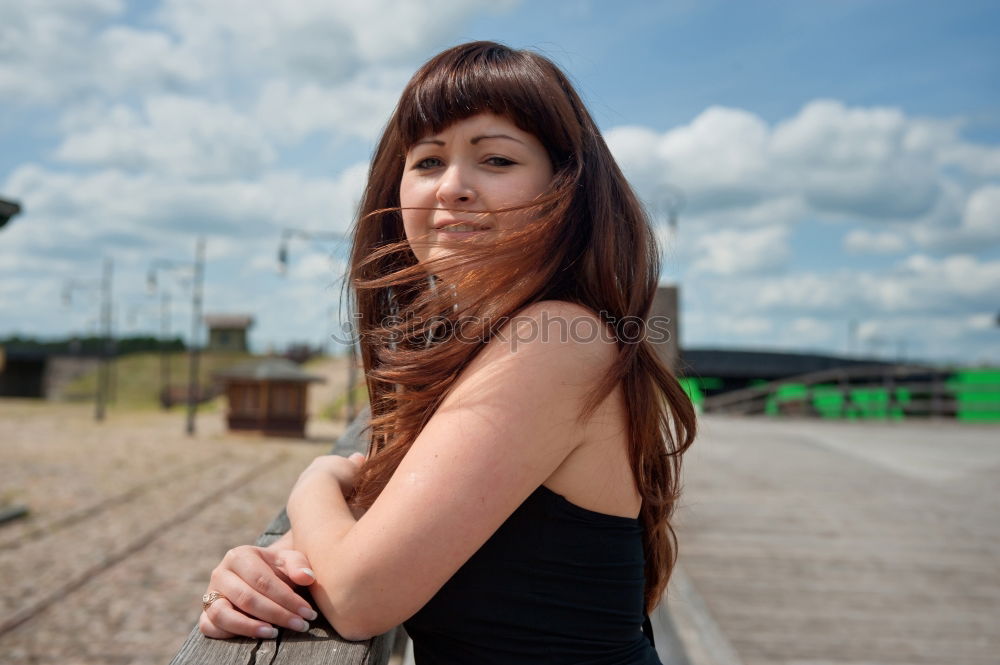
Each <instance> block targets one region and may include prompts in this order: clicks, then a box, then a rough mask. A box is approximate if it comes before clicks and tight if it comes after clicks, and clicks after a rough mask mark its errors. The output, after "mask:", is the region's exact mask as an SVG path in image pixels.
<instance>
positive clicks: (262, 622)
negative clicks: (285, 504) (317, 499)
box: [198, 453, 365, 639]
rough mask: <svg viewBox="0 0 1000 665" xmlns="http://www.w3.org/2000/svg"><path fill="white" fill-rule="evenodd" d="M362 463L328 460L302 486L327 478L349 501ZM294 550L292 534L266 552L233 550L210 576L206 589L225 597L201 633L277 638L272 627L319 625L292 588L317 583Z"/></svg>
mask: <svg viewBox="0 0 1000 665" xmlns="http://www.w3.org/2000/svg"><path fill="white" fill-rule="evenodd" d="M364 461H365V456H364V455H362V454H361V453H354V454H353V455H351V456H350V457H347V458H345V457H339V456H336V455H324V456H322V457H319V458H317V459H316V460H314V461H313V463H312V464H310V465H309V467H308V468H307V469H306V471H304V472H303V473H302V475H301V476H300V481H301V478H302V477H304V476H306V475H307V474H308V475H309V476H310V477H313V478H315V477H316V474H317V473H320V474H323V475H324V476H325V477H327V478H330V479H332V480H335V481H336V482H337V483H338V484H339V486H340V489H341V492H342V493H343V494H344V496H345V497H346V496H347V495H348V494H349V493H350V492H351V491H352V490H353V489H354V483H355V481H356V479H357V473H358V470H359V469H360V468H361V465H362V464H364ZM300 484H301V482H300V483H297V484H296V487H298V486H299V485H300ZM292 491H293V493H294V491H295V490H294V489H293V490H292ZM290 502H291V497H289V503H290ZM291 546H292V534H291V532H288V533H286V534H285V535H284V536H282V537H281V538H280V539H279V540H278V541H277V542H275V543H273V544H272V545H270V546H268V547H255V546H252V545H242V546H240V547H235V548H233V549H231V550H229V552H227V553H226V556H225V557H223V559H222V561H221V562H220V563H219V565H218V566H216V568H215V570H213V571H212V577H211V581H210V583H209V587H208V588H209V589H210V590H211V591H217V592H219V594H221V596H222V597H221V598H219V599H218V600H216V601H215V602H213V603H212V604H211V605H209V607H208V609H207V610H205V611H203V612H202V613H201V617H200V619H199V621H198V626H199V628H200V629H201V632H202V633H203V634H204V635H205V636H207V637H212V638H218V639H223V638H229V637H236V636H237V635H244V636H246V637H258V638H274V637H277V634H278V631H277V630H276V629H275V627H274V626H284V627H286V628H291V629H292V630H297V631H305V630H308V629H309V625H308V624H307V623H306V621H307V620H308V621H313V620H315V619H316V618H317V614H316V612H315V611H314V610H313V609H312V607H310V605H309V603H308V602H307V601H306V600H305V599H304V598H302V597H301V596H300V595H298V594H297V593H296V592H295V590H294V587H295V586H296V585H298V586H308V585H310V584H312V583H313V582H314V581H315V580H316V578H315V574H314V573H313V572H312V570H311V569H310V568H309V561H308V560H307V559H306V556H305V554H303V553H302V552H299V551H298V550H294V549H291Z"/></svg>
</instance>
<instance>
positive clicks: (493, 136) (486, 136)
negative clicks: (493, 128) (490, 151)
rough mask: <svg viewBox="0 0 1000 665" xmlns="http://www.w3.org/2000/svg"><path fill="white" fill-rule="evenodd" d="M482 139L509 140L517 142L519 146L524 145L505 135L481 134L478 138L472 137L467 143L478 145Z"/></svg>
mask: <svg viewBox="0 0 1000 665" xmlns="http://www.w3.org/2000/svg"><path fill="white" fill-rule="evenodd" d="M483 139H510V140H511V141H517V142H518V143H521V144H523V143H524V141H522V140H521V139H516V138H514V137H513V136H508V135H506V134H482V135H480V136H476V137H473V138H472V139H471V140H470V141H469V143H471V144H472V145H476V144H477V143H479V142H480V141H482V140H483Z"/></svg>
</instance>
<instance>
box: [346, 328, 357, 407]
mask: <svg viewBox="0 0 1000 665" xmlns="http://www.w3.org/2000/svg"><path fill="white" fill-rule="evenodd" d="M352 335H353V331H352ZM356 348H357V344H356V342H355V341H354V340H353V339H352V340H351V351H350V353H348V355H347V422H348V424H350V423H352V422H354V417H355V416H357V415H358V410H357V407H356V406H355V403H354V387H355V386H356V385H357V383H358V355H357V351H356Z"/></svg>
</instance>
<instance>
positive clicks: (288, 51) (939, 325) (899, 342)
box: [0, 0, 1000, 364]
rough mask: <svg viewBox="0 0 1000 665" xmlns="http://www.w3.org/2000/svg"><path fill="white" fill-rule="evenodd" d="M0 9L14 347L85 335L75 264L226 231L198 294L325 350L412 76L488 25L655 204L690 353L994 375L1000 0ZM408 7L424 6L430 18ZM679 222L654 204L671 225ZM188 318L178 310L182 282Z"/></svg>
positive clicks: (134, 275)
mask: <svg viewBox="0 0 1000 665" xmlns="http://www.w3.org/2000/svg"><path fill="white" fill-rule="evenodd" d="M27 4H28V3H16V2H13V1H11V0H0V8H2V9H3V15H4V16H5V17H7V18H6V19H5V21H6V24H5V25H4V26H2V27H0V44H4V47H3V49H0V100H2V101H0V105H2V106H0V108H2V113H0V196H6V197H12V198H16V199H18V200H20V201H21V202H22V204H23V205H24V207H25V213H24V214H23V215H22V216H21V217H19V218H17V219H15V220H14V222H12V223H11V224H10V225H9V226H8V227H7V228H6V229H4V230H3V231H2V232H0V335H6V334H10V333H15V332H18V333H22V334H36V335H44V336H57V335H65V334H69V333H80V332H87V331H88V330H93V329H94V326H95V321H94V319H95V317H94V314H95V311H96V308H95V307H94V305H93V303H92V302H91V301H89V300H88V299H87V297H85V296H84V294H82V293H81V294H80V295H81V297H79V298H76V299H75V300H74V303H73V304H72V305H70V306H69V307H65V306H63V305H62V304H61V300H60V292H61V290H62V287H63V284H64V282H65V280H66V279H70V278H77V279H92V278H96V276H97V275H98V271H99V266H100V259H101V257H102V256H105V255H108V256H113V257H114V259H115V261H116V264H115V265H116V293H117V294H118V296H119V300H120V302H121V303H122V304H121V305H120V306H119V307H118V315H117V317H116V326H117V329H118V331H119V332H120V333H122V334H136V333H141V332H144V331H147V330H148V331H152V330H155V329H156V328H157V327H158V321H157V319H156V316H155V311H156V308H155V307H154V306H153V305H152V303H151V302H148V299H147V298H146V297H145V296H144V290H143V288H142V286H143V284H144V279H145V272H146V269H147V267H148V265H149V262H150V260H151V259H152V258H154V257H161V256H163V257H170V258H178V259H185V258H187V257H189V256H190V255H191V254H192V251H193V247H194V238H195V235H196V234H198V233H203V234H205V235H206V236H207V238H208V246H209V263H208V269H207V273H206V274H207V288H206V309H207V310H209V311H214V312H249V313H252V314H253V315H254V316H255V317H256V326H255V328H254V329H253V331H252V333H251V339H252V343H253V344H254V346H255V347H256V348H257V349H258V350H264V349H265V348H268V347H274V348H280V347H283V346H284V345H285V344H287V343H289V342H293V341H309V342H311V343H318V342H320V341H321V340H323V339H324V338H325V337H326V335H327V334H328V333H329V332H330V326H331V325H335V324H334V321H333V320H334V318H335V316H334V315H332V314H331V311H330V306H331V304H336V300H337V293H338V291H337V285H336V273H335V271H336V269H337V266H338V263H337V256H338V249H337V247H336V246H335V245H332V244H330V243H312V244H309V243H295V244H293V245H292V247H291V256H292V264H291V269H290V271H289V273H288V275H286V276H284V277H281V276H279V275H278V274H277V273H276V271H275V270H274V265H275V261H274V257H275V254H276V252H277V245H278V237H279V235H280V232H281V229H282V228H283V227H288V226H294V227H304V228H309V229H317V230H343V229H346V228H347V226H348V224H349V222H350V218H351V214H352V210H353V207H354V205H355V202H356V200H357V196H358V193H359V191H360V187H361V184H362V182H363V174H364V169H365V165H366V161H367V158H368V155H369V153H370V150H371V147H372V145H373V142H374V140H375V139H376V137H377V133H378V130H379V129H380V127H381V125H382V123H383V122H384V120H385V119H386V118H387V116H388V113H389V111H390V110H391V108H392V105H393V104H394V102H395V98H396V96H397V95H398V93H399V91H400V90H401V88H402V86H403V84H404V83H405V81H406V79H407V78H408V77H409V75H410V74H412V72H413V71H414V69H415V68H416V67H417V66H418V65H419V64H420V63H421V62H422V61H423V60H425V59H426V58H428V57H430V56H431V55H433V54H434V53H435V52H437V51H438V50H440V49H442V48H444V47H447V46H449V45H452V44H455V43H459V42H461V41H467V40H471V39H495V40H500V41H504V42H506V43H508V44H510V45H512V46H515V47H528V48H534V49H537V50H540V51H541V52H543V53H545V54H546V55H548V56H549V57H551V58H553V59H554V60H556V61H557V62H558V63H559V64H560V65H561V66H563V67H564V68H565V69H566V70H567V72H568V73H569V74H570V76H571V77H572V79H573V81H574V82H575V84H576V85H577V86H578V88H579V90H580V92H581V94H582V95H583V96H584V98H585V99H586V101H587V102H588V104H589V106H590V108H591V111H592V113H593V114H594V116H595V118H596V119H597V121H598V123H599V124H600V126H601V128H602V130H603V131H604V132H605V135H606V138H607V139H608V142H609V144H610V145H611V147H612V150H613V152H614V153H615V156H616V158H617V159H618V160H619V162H620V163H621V164H622V166H623V168H624V169H625V171H626V173H627V174H628V175H629V177H630V179H631V180H632V182H633V184H634V185H635V186H636V189H637V190H638V192H639V193H640V195H641V196H642V197H643V199H644V200H645V201H646V202H647V204H648V205H649V206H650V208H651V209H653V210H654V211H655V210H658V209H660V206H659V205H658V204H660V203H661V202H662V200H663V198H664V196H665V194H664V192H665V191H666V188H672V190H673V191H676V190H678V189H679V190H681V191H683V193H684V197H685V201H686V204H685V207H684V209H683V210H682V211H681V213H680V228H679V233H678V234H677V235H676V236H672V235H670V234H669V233H668V232H667V231H666V229H665V227H664V226H663V225H662V223H661V224H660V232H661V236H662V240H663V242H664V247H665V256H666V259H667V263H666V268H665V272H664V280H665V281H677V280H679V281H680V283H681V286H682V316H681V342H682V344H683V345H685V346H691V347H707V346H726V347H741V348H743V347H745V348H773V349H784V350H802V351H807V350H810V351H811V350H818V351H827V352H831V353H843V352H844V351H845V350H846V349H847V347H848V344H849V343H850V342H849V340H848V336H847V331H848V329H849V326H850V323H851V322H854V323H855V324H856V330H857V338H856V339H855V340H854V342H853V346H854V349H855V350H860V351H863V352H864V353H870V354H878V355H882V356H898V355H899V354H900V353H903V354H905V355H906V356H907V357H909V358H913V359H927V360H939V361H954V362H967V363H979V362H991V363H994V364H996V363H1000V327H997V326H996V323H995V319H996V316H997V313H998V312H1000V86H998V85H997V84H996V82H997V81H1000V47H998V46H997V43H998V40H997V39H996V38H995V35H996V34H997V32H998V28H1000V9H998V8H997V6H996V3H991V2H972V1H968V2H952V3H942V2H901V1H900V2H893V1H886V0H882V1H868V2H862V1H844V0H839V1H837V2H761V1H754V2H693V1H692V2H689V1H686V0H685V1H681V2H655V3H654V2H616V3H604V2H554V1H547V0H539V1H536V2H517V1H515V0H502V1H493V2H486V1H480V0H476V1H473V2H466V3H459V2H446V1H444V0H438V1H436V2H433V1H432V2H426V3H408V2H403V1H402V0H380V1H378V2H365V3H360V2H354V3H347V2H331V1H330V0H290V1H289V2H284V3H280V4H279V3H263V2H251V3H245V2H243V3H237V2H233V1H232V0H162V1H161V2H141V3H127V2H124V1H122V0H72V1H70V0H50V1H48V2H46V3H44V4H43V5H41V6H39V5H35V6H33V7H31V8H30V9H29V8H27V7H26V5H27ZM418 5H419V6H418ZM660 221H661V222H662V220H660ZM164 283H165V284H172V286H171V287H170V288H172V289H173V290H174V291H176V294H175V297H174V300H175V302H176V305H175V307H174V312H173V321H174V330H175V331H176V332H177V333H178V334H184V333H186V331H187V330H188V328H189V326H188V324H187V323H186V317H188V316H189V309H187V306H186V305H185V304H184V303H183V298H184V296H183V295H182V294H183V293H184V289H185V288H186V286H185V284H184V283H183V280H180V279H171V278H169V277H165V278H164Z"/></svg>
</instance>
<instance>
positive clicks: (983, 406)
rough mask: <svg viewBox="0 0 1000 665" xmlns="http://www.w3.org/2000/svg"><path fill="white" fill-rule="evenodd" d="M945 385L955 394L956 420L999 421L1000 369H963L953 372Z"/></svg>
mask: <svg viewBox="0 0 1000 665" xmlns="http://www.w3.org/2000/svg"><path fill="white" fill-rule="evenodd" d="M946 385H947V386H948V389H949V390H951V391H952V392H953V393H954V394H955V400H956V402H957V412H956V414H955V417H956V419H957V420H960V421H963V422H980V423H996V422H1000V370H998V369H990V368H982V369H965V370H962V371H959V372H956V373H955V374H953V375H952V376H951V378H949V379H948V381H947V382H946Z"/></svg>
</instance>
